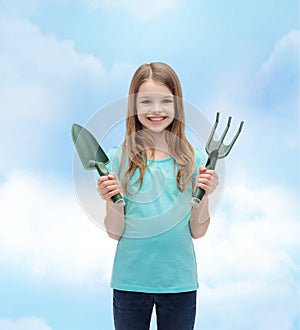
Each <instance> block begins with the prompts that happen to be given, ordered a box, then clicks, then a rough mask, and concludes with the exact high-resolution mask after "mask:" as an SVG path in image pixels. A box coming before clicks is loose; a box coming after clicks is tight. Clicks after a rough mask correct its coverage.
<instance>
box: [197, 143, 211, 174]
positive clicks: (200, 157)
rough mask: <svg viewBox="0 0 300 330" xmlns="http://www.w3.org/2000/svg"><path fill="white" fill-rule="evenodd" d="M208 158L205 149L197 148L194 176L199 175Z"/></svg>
mask: <svg viewBox="0 0 300 330" xmlns="http://www.w3.org/2000/svg"><path fill="white" fill-rule="evenodd" d="M207 158H208V157H207V154H206V152H205V149H204V148H195V169H194V176H196V175H197V173H198V169H199V167H200V166H202V165H205V164H206V161H207Z"/></svg>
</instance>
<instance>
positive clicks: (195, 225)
mask: <svg viewBox="0 0 300 330" xmlns="http://www.w3.org/2000/svg"><path fill="white" fill-rule="evenodd" d="M217 184H218V176H217V174H216V173H215V171H213V170H208V169H206V168H205V167H204V166H201V167H200V168H199V171H198V175H197V178H196V181H195V186H196V187H200V188H202V189H204V190H205V195H204V196H203V198H202V200H201V203H200V205H199V207H193V209H192V214H191V217H190V230H191V235H192V237H193V238H195V239H196V238H200V237H202V236H204V235H205V234H206V231H207V229H208V226H209V223H210V215H209V208H208V205H209V201H208V195H209V194H210V193H212V192H213V191H214V190H215V188H216V186H217Z"/></svg>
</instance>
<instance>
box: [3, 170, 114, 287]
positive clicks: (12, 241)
mask: <svg viewBox="0 0 300 330" xmlns="http://www.w3.org/2000/svg"><path fill="white" fill-rule="evenodd" d="M95 191H96V189H95ZM98 207H99V217H102V218H103V212H104V209H105V205H104V203H103V202H102V201H101V200H100V198H99V205H98ZM0 209H1V221H0V263H4V264H6V265H10V266H11V267H15V268H17V269H19V271H20V270H21V271H26V272H29V273H31V274H32V276H33V277H35V276H37V277H42V278H45V279H46V280H47V281H58V282H63V283H66V284H69V285H79V286H84V287H91V288H93V287H98V286H99V283H106V285H109V278H110V271H111V266H112V262H113V254H114V249H115V242H114V241H113V240H112V239H110V238H109V237H108V236H107V234H106V233H105V232H104V230H102V229H100V228H99V227H97V226H95V225H94V224H93V223H92V222H91V221H90V220H88V219H87V218H86V217H85V216H84V213H83V211H82V210H81V209H80V207H79V204H78V202H77V200H76V197H75V193H74V191H73V186H71V187H70V186H68V185H66V184H65V183H62V182H59V181H58V180H54V178H49V177H48V178H45V177H43V178H42V177H40V176H37V175H33V174H29V173H23V172H14V173H12V174H11V176H10V177H9V178H7V180H6V181H5V182H4V183H3V184H2V186H1V187H0Z"/></svg>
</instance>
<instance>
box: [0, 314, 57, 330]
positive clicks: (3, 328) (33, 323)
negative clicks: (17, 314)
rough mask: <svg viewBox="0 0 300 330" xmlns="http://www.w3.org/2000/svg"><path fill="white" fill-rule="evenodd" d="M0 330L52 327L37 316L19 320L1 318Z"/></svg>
mask: <svg viewBox="0 0 300 330" xmlns="http://www.w3.org/2000/svg"><path fill="white" fill-rule="evenodd" d="M0 330H51V327H50V326H49V325H48V324H47V323H46V322H45V321H44V320H41V319H39V318H37V317H24V318H19V319H17V320H9V319H0Z"/></svg>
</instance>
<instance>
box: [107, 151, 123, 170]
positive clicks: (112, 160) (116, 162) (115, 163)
mask: <svg viewBox="0 0 300 330" xmlns="http://www.w3.org/2000/svg"><path fill="white" fill-rule="evenodd" d="M107 157H108V159H109V164H108V169H109V171H113V172H115V173H117V172H118V169H119V166H120V164H121V159H122V145H118V146H113V147H111V148H110V149H109V150H108V151H107Z"/></svg>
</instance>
